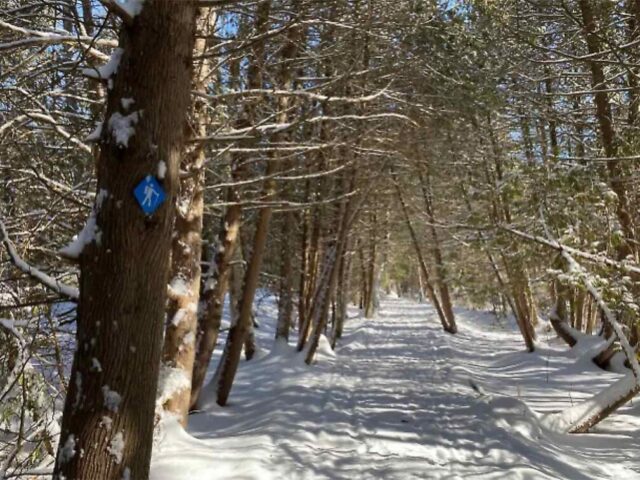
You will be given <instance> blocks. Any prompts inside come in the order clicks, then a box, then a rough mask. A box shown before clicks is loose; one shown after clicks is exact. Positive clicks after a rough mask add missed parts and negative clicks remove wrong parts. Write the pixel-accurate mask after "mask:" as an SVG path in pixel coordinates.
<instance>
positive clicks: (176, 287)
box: [168, 277, 191, 297]
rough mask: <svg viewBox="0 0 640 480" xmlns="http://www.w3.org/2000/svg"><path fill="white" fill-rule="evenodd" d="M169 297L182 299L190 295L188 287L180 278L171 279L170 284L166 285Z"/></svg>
mask: <svg viewBox="0 0 640 480" xmlns="http://www.w3.org/2000/svg"><path fill="white" fill-rule="evenodd" d="M168 288H169V292H168V293H169V296H171V297H184V296H187V295H190V293H191V290H190V289H189V285H188V284H187V282H186V281H185V280H184V278H182V277H173V280H171V283H170V284H169V285H168Z"/></svg>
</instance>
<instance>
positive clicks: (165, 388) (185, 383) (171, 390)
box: [156, 364, 191, 407]
mask: <svg viewBox="0 0 640 480" xmlns="http://www.w3.org/2000/svg"><path fill="white" fill-rule="evenodd" d="M186 388H191V379H190V378H189V377H188V376H187V374H186V373H185V371H184V370H183V369H182V368H175V367H171V366H169V365H165V364H162V365H161V366H160V376H159V378H158V393H157V395H156V406H157V407H162V405H164V403H165V402H166V401H167V400H169V399H170V398H171V397H172V396H173V395H174V394H176V393H178V392H180V391H182V390H184V389H186Z"/></svg>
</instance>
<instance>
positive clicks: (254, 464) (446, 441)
mask: <svg viewBox="0 0 640 480" xmlns="http://www.w3.org/2000/svg"><path fill="white" fill-rule="evenodd" d="M274 311H275V306H274V305H273V303H272V302H271V301H270V300H267V301H266V302H264V304H263V305H262V308H261V309H259V314H258V319H259V320H260V321H261V326H260V328H259V329H257V335H258V342H259V343H261V345H264V346H267V345H268V346H271V345H272V344H273V341H272V340H271V339H272V338H273V336H272V335H273V327H274V326H273V317H274ZM456 314H457V318H458V325H459V329H460V333H459V334H457V335H455V336H453V335H449V334H446V333H444V332H443V331H442V330H441V329H440V328H439V322H438V321H437V317H436V315H435V312H434V310H433V309H432V308H431V307H430V306H429V305H425V304H417V303H415V302H412V301H410V300H406V299H394V298H388V299H386V300H384V301H383V303H382V306H381V310H380V312H379V314H378V315H377V316H376V318H374V319H370V320H366V319H362V318H351V319H350V320H349V321H348V324H347V326H346V332H345V336H344V338H343V339H342V341H341V342H340V344H339V346H338V348H337V351H336V353H335V355H333V354H332V352H331V351H330V349H329V348H328V346H326V345H325V346H324V347H323V348H321V351H320V353H319V355H318V357H317V362H316V364H314V365H313V366H306V365H305V364H304V362H303V358H302V356H301V355H299V354H296V353H295V352H294V349H293V347H287V346H285V345H279V346H278V347H276V348H273V349H271V351H263V352H262V353H261V355H260V356H259V358H258V359H256V360H252V361H251V362H243V364H242V365H241V368H240V370H239V372H238V376H237V380H236V383H235V384H234V389H233V391H232V394H231V401H230V405H229V406H228V407H225V408H221V407H218V406H217V405H215V404H208V405H206V407H205V408H203V411H202V412H200V413H196V414H194V415H192V416H191V417H190V424H189V429H188V433H186V432H185V431H183V430H182V429H181V428H180V427H179V426H178V425H177V424H176V423H171V422H166V423H164V424H163V426H162V429H161V433H160V436H159V440H158V443H157V445H156V447H155V448H154V456H153V461H152V476H151V478H152V480H165V479H167V480H168V479H172V480H176V479H185V480H187V479H189V480H199V479H207V480H212V479H237V480H241V479H260V480H265V479H296V480H297V479H349V480H352V479H356V480H357V479H369V478H371V479H373V478H380V479H403V480H404V479H412V478H420V479H463V478H464V479H470V478H477V479H498V478H500V479H504V478H509V479H539V478H540V479H543V478H544V479H547V478H553V479H560V478H562V479H572V480H581V479H606V478H616V479H617V480H627V479H635V478H638V479H640V456H638V452H639V451H640V406H638V404H637V403H636V404H635V405H628V406H626V407H624V408H623V409H621V410H620V412H618V413H617V414H616V415H614V416H613V417H611V418H610V419H608V420H606V421H605V422H603V423H602V424H600V425H599V426H598V427H597V428H596V429H594V432H593V433H590V434H585V435H567V434H563V433H558V432H554V431H551V430H549V429H547V428H546V427H544V426H543V424H544V422H543V421H542V420H543V416H544V415H545V414H548V413H550V412H554V411H558V410H561V409H563V408H565V407H568V406H571V405H572V404H575V402H579V401H581V400H582V399H585V398H587V397H589V396H590V395H591V394H593V393H595V392H597V391H598V390H599V389H601V388H602V387H603V386H605V385H608V384H610V383H612V382H613V381H614V380H615V379H617V378H619V376H618V375H616V374H614V373H607V372H603V371H600V370H598V369H597V368H596V367H595V366H593V364H592V363H591V362H589V361H588V360H585V359H584V358H581V357H580V356H578V355H576V353H575V352H572V351H570V350H569V349H568V348H567V347H566V346H565V345H564V344H562V343H560V342H559V341H558V340H557V339H556V338H555V335H553V334H552V333H547V332H545V330H544V329H541V335H540V339H539V345H538V347H539V348H538V350H537V352H536V353H533V354H530V353H526V352H524V351H523V345H522V340H521V337H520V335H519V333H518V332H517V330H516V329H515V327H514V326H513V325H511V324H509V323H508V322H506V321H503V322H499V321H498V320H497V319H496V318H495V317H494V316H493V315H491V314H489V313H483V312H476V311H471V310H464V309H457V310H456ZM214 363H215V361H214V362H212V364H214Z"/></svg>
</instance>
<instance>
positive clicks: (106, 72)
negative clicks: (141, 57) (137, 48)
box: [82, 48, 124, 80]
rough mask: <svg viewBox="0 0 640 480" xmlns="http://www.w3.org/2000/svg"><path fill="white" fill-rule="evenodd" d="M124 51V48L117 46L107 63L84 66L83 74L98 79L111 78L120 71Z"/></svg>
mask: <svg viewBox="0 0 640 480" xmlns="http://www.w3.org/2000/svg"><path fill="white" fill-rule="evenodd" d="M123 53H124V50H123V49H122V48H115V49H114V50H113V53H112V54H111V58H109V61H108V62H107V63H105V64H104V65H102V66H101V67H97V68H83V69H82V74H83V75H84V76H86V77H89V78H95V79H96V80H108V79H110V78H111V77H112V76H113V75H115V73H116V72H117V71H118V67H119V66H120V59H121V58H122V54H123Z"/></svg>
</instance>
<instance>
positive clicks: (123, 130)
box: [108, 112, 140, 148]
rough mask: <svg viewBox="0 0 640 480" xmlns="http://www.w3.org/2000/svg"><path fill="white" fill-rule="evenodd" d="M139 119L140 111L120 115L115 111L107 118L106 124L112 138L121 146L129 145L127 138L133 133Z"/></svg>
mask: <svg viewBox="0 0 640 480" xmlns="http://www.w3.org/2000/svg"><path fill="white" fill-rule="evenodd" d="M139 119H140V112H133V113H130V114H129V115H122V114H121V113H120V112H115V113H113V114H112V115H111V117H110V118H109V122H108V126H109V131H110V132H111V135H112V136H113V139H114V140H115V142H116V143H117V144H118V146H119V147H121V148H127V147H128V146H129V139H130V138H131V137H132V136H133V135H135V133H136V129H135V128H134V127H135V125H136V124H137V123H138V121H139Z"/></svg>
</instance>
